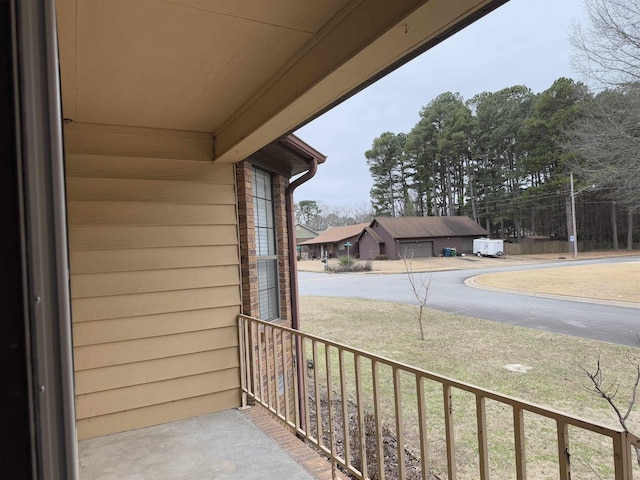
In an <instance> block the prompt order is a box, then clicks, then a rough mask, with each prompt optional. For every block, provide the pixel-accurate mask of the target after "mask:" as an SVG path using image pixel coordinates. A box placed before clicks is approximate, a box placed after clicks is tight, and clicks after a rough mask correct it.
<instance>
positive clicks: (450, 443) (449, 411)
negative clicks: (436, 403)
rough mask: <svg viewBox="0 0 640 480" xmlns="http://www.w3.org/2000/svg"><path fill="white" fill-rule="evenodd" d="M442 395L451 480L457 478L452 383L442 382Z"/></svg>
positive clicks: (448, 468)
mask: <svg viewBox="0 0 640 480" xmlns="http://www.w3.org/2000/svg"><path fill="white" fill-rule="evenodd" d="M442 397H443V401H444V427H445V437H446V442H447V470H448V471H449V480H456V478H457V474H456V443H455V438H454V434H453V399H452V398H451V385H448V384H446V383H443V384H442Z"/></svg>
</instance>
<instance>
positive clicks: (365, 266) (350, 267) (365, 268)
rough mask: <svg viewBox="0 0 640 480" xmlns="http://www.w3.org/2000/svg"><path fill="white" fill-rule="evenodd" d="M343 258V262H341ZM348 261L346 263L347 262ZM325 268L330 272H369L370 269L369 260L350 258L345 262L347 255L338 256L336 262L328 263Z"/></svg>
mask: <svg viewBox="0 0 640 480" xmlns="http://www.w3.org/2000/svg"><path fill="white" fill-rule="evenodd" d="M343 259H344V262H343ZM347 263H348V264H347ZM327 270H329V271H330V272H336V273H341V272H370V271H371V262H369V261H366V262H361V261H357V260H355V259H353V258H351V259H350V260H349V261H348V262H347V257H340V258H339V259H338V263H336V264H330V265H328V267H327Z"/></svg>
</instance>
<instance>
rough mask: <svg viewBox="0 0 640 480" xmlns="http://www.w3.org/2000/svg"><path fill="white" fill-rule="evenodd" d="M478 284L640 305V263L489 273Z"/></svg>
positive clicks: (481, 277) (479, 277)
mask: <svg viewBox="0 0 640 480" xmlns="http://www.w3.org/2000/svg"><path fill="white" fill-rule="evenodd" d="M474 283H476V284H478V285H481V286H486V287H492V288H499V289H504V290H516V291H524V292H531V293H543V294H555V295H568V296H572V297H583V298H590V299H599V300H610V301H621V302H635V303H640V261H638V262H629V263H619V264H610V265H573V266H571V267H558V268H544V269H537V270H521V271H517V272H503V273H489V274H485V275H480V276H478V277H475V278H474Z"/></svg>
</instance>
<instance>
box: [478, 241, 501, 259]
mask: <svg viewBox="0 0 640 480" xmlns="http://www.w3.org/2000/svg"><path fill="white" fill-rule="evenodd" d="M473 253H475V254H476V255H477V256H479V257H502V256H504V242H503V241H502V240H492V239H490V238H476V239H474V240H473Z"/></svg>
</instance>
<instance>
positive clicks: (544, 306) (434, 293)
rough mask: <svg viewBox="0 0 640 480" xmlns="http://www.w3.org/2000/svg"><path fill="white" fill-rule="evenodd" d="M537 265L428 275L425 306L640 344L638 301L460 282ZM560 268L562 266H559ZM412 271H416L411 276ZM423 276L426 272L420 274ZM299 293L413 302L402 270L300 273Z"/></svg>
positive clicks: (622, 259)
mask: <svg viewBox="0 0 640 480" xmlns="http://www.w3.org/2000/svg"><path fill="white" fill-rule="evenodd" d="M637 260H638V259H637V257H617V258H606V259H598V260H587V261H580V262H575V263H572V264H571V265H585V264H590V263H619V262H628V261H637ZM557 266H558V265H557V264H537V265H524V266H514V267H499V268H487V269H477V270H456V271H446V272H433V273H431V274H430V275H431V283H430V287H429V297H428V307H429V308H432V309H435V310H440V311H443V312H449V313H457V314H460V315H466V316H468V317H474V318H481V319H485V320H492V321H496V322H501V323H506V324H509V325H518V326H523V327H529V328H536V329H539V330H547V331H550V332H555V333H561V334H566V335H573V336H578V337H583V338H591V339H594V340H600V341H604V342H610V343H617V344H620V345H630V346H640V341H639V340H638V335H639V334H640V305H639V306H638V307H635V306H622V305H609V304H600V303H584V302H580V301H573V300H571V299H570V297H564V298H559V297H554V298H550V297H544V296H530V295H526V294H525V295H523V294H519V293H516V292H504V291H496V290H487V289H478V288H473V287H471V286H469V285H466V284H465V280H467V279H469V278H471V277H474V276H477V275H482V274H484V273H495V272H501V271H512V270H525V269H527V270H528V269H538V268H554V267H557ZM563 266H565V265H563ZM416 275H417V274H416ZM423 275H425V274H423ZM298 276H299V293H300V295H301V296H305V295H308V296H331V297H347V298H364V299H373V300H383V301H390V302H398V303H405V304H416V303H417V301H416V298H415V297H414V296H413V293H412V292H411V288H410V285H409V281H408V279H407V275H406V274H386V275H376V274H357V273H356V274H327V273H310V272H299V273H298Z"/></svg>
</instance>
